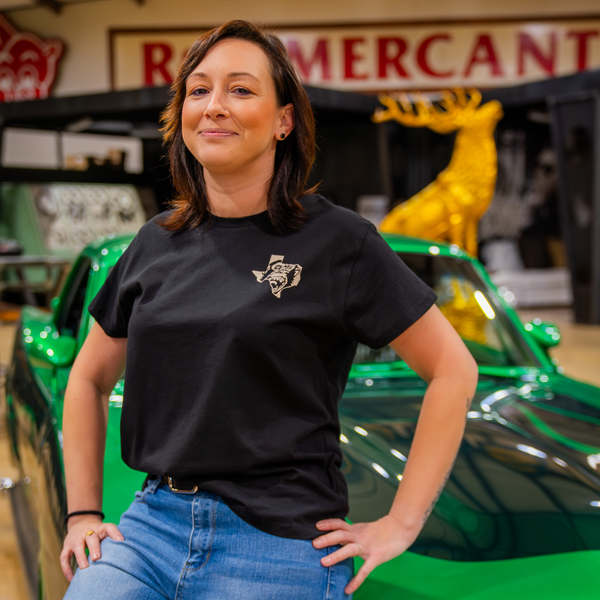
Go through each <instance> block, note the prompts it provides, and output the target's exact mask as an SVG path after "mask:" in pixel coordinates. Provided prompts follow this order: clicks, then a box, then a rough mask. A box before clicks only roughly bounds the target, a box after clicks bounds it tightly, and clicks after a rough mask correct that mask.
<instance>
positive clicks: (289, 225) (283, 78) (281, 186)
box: [161, 20, 315, 233]
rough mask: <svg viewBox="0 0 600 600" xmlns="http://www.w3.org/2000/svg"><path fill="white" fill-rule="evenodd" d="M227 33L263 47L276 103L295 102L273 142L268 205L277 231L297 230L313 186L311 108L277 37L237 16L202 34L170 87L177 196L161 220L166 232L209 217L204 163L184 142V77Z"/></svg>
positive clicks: (167, 127) (169, 137)
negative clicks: (283, 132)
mask: <svg viewBox="0 0 600 600" xmlns="http://www.w3.org/2000/svg"><path fill="white" fill-rule="evenodd" d="M227 38H236V39H241V40H246V41H249V42H252V43H254V44H256V45H257V46H259V47H260V48H262V50H263V51H264V53H265V54H266V55H267V57H268V59H269V63H270V68H271V75H272V77H273V82H274V83H275V90H276V93H277V101H278V103H279V106H285V105H286V104H289V103H291V104H293V106H294V129H293V130H292V131H291V132H290V134H289V135H288V137H287V138H286V139H285V140H280V141H278V142H277V148H276V153H275V168H274V173H273V177H272V179H271V182H270V185H269V188H268V192H267V208H268V212H269V217H270V220H271V223H272V225H273V226H274V227H275V229H276V230H277V231H278V232H280V233H283V232H286V231H294V230H297V229H299V228H300V226H301V225H302V221H303V214H302V212H303V208H302V205H301V204H300V203H299V202H298V199H299V198H300V197H301V196H303V195H304V194H307V193H311V192H312V191H314V189H315V188H312V189H310V190H305V184H306V180H307V178H308V175H309V172H310V169H311V167H312V165H313V162H314V160H315V120H314V116H313V112H312V107H311V105H310V102H309V100H308V96H307V95H306V91H305V90H304V87H303V85H302V82H301V81H300V78H299V77H298V75H297V73H296V70H295V69H294V66H293V64H292V62H291V60H290V57H289V55H288V53H287V50H286V49H285V46H284V45H283V43H282V42H281V40H280V39H279V38H278V37H276V36H275V35H273V34H272V33H270V32H269V31H267V30H266V29H263V28H260V27H257V26H256V25H253V24H252V23H248V22H246V21H241V20H236V21H229V22H228V23H225V24H223V25H221V26H220V27H216V28H215V29H212V30H211V31H208V32H207V33H205V34H203V35H202V36H200V37H199V38H198V39H197V40H196V41H195V42H194V44H193V45H192V47H191V48H190V50H189V51H188V53H187V54H186V56H185V58H184V60H183V62H182V63H181V66H180V67H179V70H178V71H177V75H176V77H175V79H174V81H173V84H172V86H171V94H172V98H171V101H170V102H169V104H168V106H167V108H166V109H165V111H164V113H163V114H162V116H161V120H162V122H163V127H162V131H163V134H164V144H165V145H166V146H167V148H168V156H169V162H170V166H171V175H172V177H173V184H174V187H175V190H176V195H175V198H174V199H172V200H171V202H170V207H171V208H172V209H173V210H172V211H171V212H170V213H169V214H168V215H166V217H165V218H163V219H162V223H161V224H162V226H163V227H164V228H165V229H168V230H170V231H184V230H187V229H191V228H193V227H196V226H198V225H199V224H200V223H201V222H202V221H203V220H204V218H205V216H206V215H207V214H209V216H210V210H209V206H208V199H207V197H206V185H205V181H204V173H203V168H202V165H201V164H200V163H199V162H198V161H197V160H196V158H195V157H194V156H193V155H192V153H191V152H190V151H189V150H188V148H187V147H186V145H185V143H184V141H183V136H182V132H181V113H182V108H183V103H184V100H185V97H186V80H187V78H188V77H189V76H190V74H191V73H192V72H193V70H194V69H195V68H196V67H197V66H198V64H199V63H200V62H201V61H202V59H203V58H204V57H205V56H206V54H207V53H208V51H209V50H210V49H211V48H212V47H213V46H214V45H215V44H216V43H217V42H220V41H221V40H224V39H227Z"/></svg>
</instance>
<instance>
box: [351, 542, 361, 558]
mask: <svg viewBox="0 0 600 600" xmlns="http://www.w3.org/2000/svg"><path fill="white" fill-rule="evenodd" d="M352 543H353V544H356V545H357V546H358V556H360V555H361V554H362V548H361V547H360V544H359V543H358V542H352Z"/></svg>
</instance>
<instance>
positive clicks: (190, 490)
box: [160, 475, 198, 494]
mask: <svg viewBox="0 0 600 600" xmlns="http://www.w3.org/2000/svg"><path fill="white" fill-rule="evenodd" d="M160 481H161V483H164V484H165V485H168V486H169V488H170V489H171V491H172V492H177V493H178V494H195V493H196V492H197V491H198V486H197V485H189V484H187V485H186V484H184V483H177V481H175V480H174V479H173V478H172V477H169V476H168V475H163V476H162V477H161V478H160Z"/></svg>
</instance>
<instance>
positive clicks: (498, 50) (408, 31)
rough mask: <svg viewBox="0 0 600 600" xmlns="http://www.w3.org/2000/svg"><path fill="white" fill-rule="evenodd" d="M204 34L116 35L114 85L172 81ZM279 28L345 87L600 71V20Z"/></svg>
mask: <svg viewBox="0 0 600 600" xmlns="http://www.w3.org/2000/svg"><path fill="white" fill-rule="evenodd" d="M200 31H201V29H194V30H176V31H174V30H163V31H156V30H154V31H135V30H128V31H124V30H123V31H122V30H114V31H112V32H111V45H112V65H111V66H112V78H113V87H114V89H128V88H129V89H130V88H138V87H143V86H158V85H165V84H167V83H170V82H171V81H172V80H173V77H174V74H175V72H176V71H177V67H178V65H179V63H180V61H181V59H182V57H183V56H184V55H185V53H186V51H187V49H188V48H189V47H190V45H191V44H192V42H193V41H194V40H195V39H196V37H197V36H198V34H199V32H200ZM275 31H276V33H277V34H278V35H279V36H280V37H281V39H282V40H283V41H284V43H285V44H286V46H287V48H288V51H289V53H290V55H291V57H292V59H293V61H294V62H295V64H296V66H297V68H298V71H299V73H300V74H301V76H302V77H303V79H304V81H305V82H306V83H308V84H310V85H315V86H320V87H328V88H335V89H341V90H363V91H374V90H399V89H440V88H447V87H452V86H475V87H481V88H488V87H500V86H507V85H516V84H519V83H525V82H528V81H533V80H539V79H546V78H549V77H557V76H562V75H569V74H572V73H577V72H580V71H585V70H588V69H594V68H600V16H599V17H598V18H594V19H590V18H588V19H572V20H566V19H563V20H560V21H541V22H525V21H511V22H490V23H487V22H482V23H479V24H474V23H464V24H461V23H451V24H445V25H444V24H442V25H429V24H418V25H379V24H378V25H353V26H339V27H336V26H325V27H321V26H312V27H296V28H293V27H289V28H276V29H275Z"/></svg>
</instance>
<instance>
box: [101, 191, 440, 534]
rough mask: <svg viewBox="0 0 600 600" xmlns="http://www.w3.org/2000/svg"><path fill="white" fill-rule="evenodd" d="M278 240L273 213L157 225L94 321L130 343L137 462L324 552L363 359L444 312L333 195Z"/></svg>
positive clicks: (309, 204) (130, 433) (127, 394)
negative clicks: (342, 422) (350, 399)
mask: <svg viewBox="0 0 600 600" xmlns="http://www.w3.org/2000/svg"><path fill="white" fill-rule="evenodd" d="M301 202H302V204H303V205H304V207H305V214H306V217H307V218H306V222H305V225H304V226H303V227H302V229H300V230H299V231H297V232H294V233H288V234H284V235H281V234H277V233H276V231H275V230H274V228H273V227H272V225H271V224H270V221H269V218H268V214H267V213H266V212H264V213H261V214H258V215H253V216H250V217H243V218H232V219H226V218H219V217H214V216H213V217H211V220H210V224H209V226H208V227H207V226H206V224H203V225H201V226H199V227H197V228H195V229H193V230H190V231H186V232H179V233H172V232H168V231H166V230H165V229H163V228H162V227H161V226H160V225H159V223H158V220H159V219H160V218H161V215H158V216H157V217H154V218H153V219H152V220H150V221H149V222H147V223H146V224H145V225H144V226H143V227H142V228H141V229H140V231H139V233H138V234H137V236H136V237H135V239H134V240H133V242H132V243H131V244H130V245H129V247H128V248H127V250H126V251H125V252H124V253H123V255H122V256H121V258H120V259H119V261H118V262H117V264H116V265H115V267H114V268H113V269H112V271H111V272H110V274H109V276H108V278H107V280H106V282H105V284H104V285H103V287H102V288H101V289H100V291H99V292H98V295H97V296H96V297H95V299H94V300H93V301H92V303H91V304H90V307H89V310H90V313H91V314H92V316H93V317H94V318H95V319H96V321H97V322H98V323H99V324H100V325H101V327H102V329H103V330H104V331H105V332H106V333H107V334H108V335H109V336H112V337H127V338H128V341H127V368H126V373H125V388H124V399H123V409H122V417H121V448H122V456H123V460H124V461H125V463H126V464H127V465H129V466H130V467H131V468H133V469H136V470H139V471H143V472H146V473H150V474H155V475H170V476H172V477H173V478H175V479H180V480H181V481H182V482H186V483H194V484H198V485H200V487H201V488H202V489H205V490H208V491H211V492H214V493H216V494H219V495H220V496H222V497H223V499H224V501H225V502H226V503H227V505H228V506H229V507H230V508H231V510H233V512H235V513H236V514H237V515H238V516H240V517H241V518H242V519H244V520H245V521H247V522H248V523H250V524H251V525H253V526H255V527H257V528H258V529H261V530H262V531H265V532H267V533H270V534H273V535H278V536H281V537H289V538H297V539H313V538H315V537H316V536H317V535H318V531H317V529H316V528H315V523H316V522H317V521H318V520H320V519H323V518H333V517H339V518H343V517H345V516H346V514H347V512H348V494H347V487H346V482H345V480H344V477H343V475H342V473H341V471H340V466H341V463H342V453H341V450H340V447H339V435H340V428H339V419H338V411H337V404H338V401H339V400H340V397H341V395H342V392H343V390H344V386H345V384H346V380H347V377H348V372H349V370H350V366H351V363H352V359H353V356H354V353H355V351H356V344H357V341H358V342H362V343H363V344H367V345H369V346H371V347H373V348H379V347H382V346H384V345H385V344H387V343H388V342H390V341H392V340H393V339H394V338H396V337H397V336H398V335H399V334H400V333H402V332H403V331H404V330H405V329H406V328H407V327H409V326H410V325H411V324H412V323H414V322H415V321H416V320H417V319H418V318H419V317H420V316H421V315H423V313H424V312H425V311H427V309H428V308H429V307H430V306H431V305H432V304H433V303H434V301H435V298H436V296H435V294H434V293H433V291H432V290H431V289H430V288H429V287H427V286H426V285H425V284H424V283H422V282H421V280H420V279H419V278H418V277H417V276H416V275H414V274H413V273H412V272H411V271H410V270H409V269H408V267H406V265H405V264H404V263H403V262H402V261H401V259H400V258H399V257H398V256H397V255H396V254H395V253H394V252H393V251H392V250H391V248H390V247H389V246H388V244H387V243H386V242H385V241H384V240H383V238H382V237H381V236H380V235H379V234H378V233H377V230H376V229H375V227H374V226H373V225H372V224H371V223H370V222H368V221H366V220H365V219H363V218H362V217H360V216H358V215H357V214H356V213H354V212H352V211H350V210H347V209H344V208H340V207H337V206H335V205H333V204H331V203H330V202H328V201H327V200H325V199H324V198H322V197H321V196H318V195H311V196H306V197H304V198H302V199H301Z"/></svg>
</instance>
